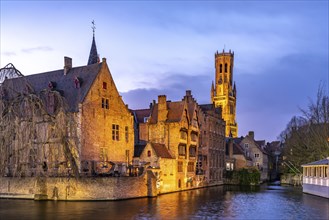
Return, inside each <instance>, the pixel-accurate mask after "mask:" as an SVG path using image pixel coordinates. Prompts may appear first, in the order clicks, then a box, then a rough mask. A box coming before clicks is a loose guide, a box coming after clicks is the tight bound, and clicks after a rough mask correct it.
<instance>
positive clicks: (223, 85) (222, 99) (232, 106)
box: [211, 50, 238, 137]
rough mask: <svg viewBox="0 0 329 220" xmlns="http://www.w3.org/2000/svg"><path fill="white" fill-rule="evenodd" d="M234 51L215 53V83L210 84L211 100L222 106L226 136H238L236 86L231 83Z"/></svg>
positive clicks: (217, 105)
mask: <svg viewBox="0 0 329 220" xmlns="http://www.w3.org/2000/svg"><path fill="white" fill-rule="evenodd" d="M233 64H234V52H231V50H229V52H225V51H224V50H223V52H222V53H218V51H217V52H216V53H215V69H216V76H215V84H214V82H212V85H211V101H212V102H213V103H214V104H215V106H216V107H221V108H222V114H223V119H224V121H225V122H226V131H225V136H226V137H237V136H238V125H237V123H236V120H235V114H236V86H235V82H234V84H233Z"/></svg>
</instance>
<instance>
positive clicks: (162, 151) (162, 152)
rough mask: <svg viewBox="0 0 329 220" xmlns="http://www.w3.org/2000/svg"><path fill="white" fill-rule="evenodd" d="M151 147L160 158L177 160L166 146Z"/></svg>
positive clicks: (154, 145)
mask: <svg viewBox="0 0 329 220" xmlns="http://www.w3.org/2000/svg"><path fill="white" fill-rule="evenodd" d="M151 146H152V147H153V149H154V151H155V153H156V155H157V156H158V157H161V158H170V159H175V157H173V156H172V155H171V154H170V152H169V150H168V149H167V147H166V146H165V145H164V144H158V143H151Z"/></svg>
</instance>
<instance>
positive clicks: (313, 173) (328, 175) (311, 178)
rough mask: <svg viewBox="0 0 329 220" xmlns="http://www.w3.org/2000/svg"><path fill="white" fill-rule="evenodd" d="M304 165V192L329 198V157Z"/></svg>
mask: <svg viewBox="0 0 329 220" xmlns="http://www.w3.org/2000/svg"><path fill="white" fill-rule="evenodd" d="M302 167H303V192H305V193H309V194H313V195H317V196H321V197H325V198H328V199H329V157H327V158H325V159H322V160H318V161H314V162H311V163H308V164H304V165H302Z"/></svg>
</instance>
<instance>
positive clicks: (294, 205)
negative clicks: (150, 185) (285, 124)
mask: <svg viewBox="0 0 329 220" xmlns="http://www.w3.org/2000/svg"><path fill="white" fill-rule="evenodd" d="M0 218H1V219H17V218H24V219H329V200H328V199H324V198H320V197H316V196H312V195H307V194H303V193H302V192H301V188H293V187H283V186H266V185H264V186H262V187H244V188H241V187H236V186H220V187H212V188H205V189H198V190H192V191H184V192H179V193H172V194H166V195H161V196H159V197H158V198H151V199H147V198H144V199H134V200H124V201H100V202H60V201H57V202H56V201H47V202H36V201H29V200H0Z"/></svg>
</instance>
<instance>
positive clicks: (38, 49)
mask: <svg viewBox="0 0 329 220" xmlns="http://www.w3.org/2000/svg"><path fill="white" fill-rule="evenodd" d="M52 50H53V48H51V47H47V46H39V47H31V48H25V49H22V52H24V53H34V52H47V51H52Z"/></svg>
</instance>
